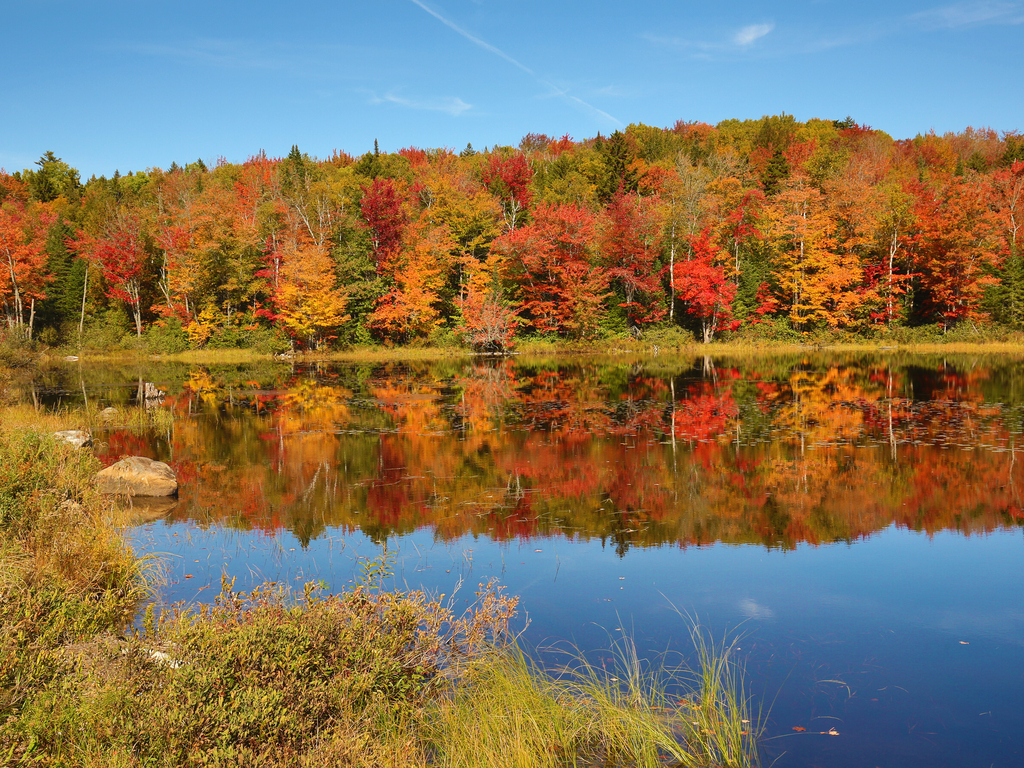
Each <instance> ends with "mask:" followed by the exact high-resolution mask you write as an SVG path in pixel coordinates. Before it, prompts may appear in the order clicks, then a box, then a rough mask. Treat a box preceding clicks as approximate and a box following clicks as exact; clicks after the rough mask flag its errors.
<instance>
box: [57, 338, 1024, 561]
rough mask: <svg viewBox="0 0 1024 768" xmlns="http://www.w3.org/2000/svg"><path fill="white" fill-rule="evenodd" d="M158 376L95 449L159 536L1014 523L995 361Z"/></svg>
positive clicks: (843, 531) (654, 533)
mask: <svg viewBox="0 0 1024 768" xmlns="http://www.w3.org/2000/svg"><path fill="white" fill-rule="evenodd" d="M177 373H178V376H177V377H176V378H171V377H168V376H167V375H166V372H165V371H161V370H159V369H157V370H150V371H146V372H145V374H144V376H142V375H140V376H139V380H140V381H141V380H142V379H143V378H145V379H146V380H147V381H148V380H150V379H152V380H154V381H155V382H156V385H157V386H158V387H159V388H160V389H161V390H163V391H165V392H166V393H167V394H166V396H165V397H164V399H163V406H162V407H164V408H167V409H169V410H170V411H172V412H173V414H174V421H173V426H172V427H171V428H170V429H169V430H168V431H167V432H165V433H163V434H146V433H140V432H138V431H125V430H111V431H108V432H106V433H104V434H103V435H102V436H101V437H102V441H103V442H104V446H103V447H102V448H101V455H102V456H103V457H104V459H105V460H107V461H113V460H116V459H117V458H119V457H120V456H122V455H128V454H145V455H149V456H152V457H154V458H158V459H161V460H163V461H167V462H168V463H170V464H171V465H172V466H173V467H174V468H175V470H176V471H177V473H178V476H179V478H180V480H181V481H182V494H181V503H180V504H179V505H178V506H177V507H176V508H175V510H174V511H173V513H172V519H174V520H185V519H191V520H200V521H203V522H204V523H209V522H213V521H216V522H219V523H222V524H226V525H230V526H237V527H240V528H246V529H248V528H254V529H260V530H264V531H274V530H278V529H282V528H283V529H287V530H288V531H291V532H293V533H294V534H295V535H296V536H297V537H298V539H299V540H300V542H302V544H303V545H307V544H308V543H309V542H310V541H311V540H312V539H314V538H315V537H317V536H319V535H322V534H323V532H324V531H325V530H327V529H336V528H341V529H355V528H358V529H360V530H362V531H363V532H365V533H367V534H369V535H370V536H371V537H373V538H375V539H377V540H384V539H387V538H388V537H393V536H396V535H401V534H407V533H409V532H411V531H414V530H417V529H421V528H429V529H430V530H432V531H433V532H434V535H435V536H437V537H439V538H441V539H454V538H458V537H461V536H464V535H466V534H474V535H485V536H487V537H489V538H491V539H495V540H508V539H517V538H523V537H527V538H529V537H538V536H542V537H546V536H552V535H557V536H562V537H566V538H569V539H576V540H590V539H597V540H600V541H601V542H603V543H605V544H607V545H608V546H609V547H612V548H614V549H615V551H617V552H618V553H619V554H620V555H625V554H626V553H627V552H628V551H629V550H630V549H631V548H632V547H638V546H639V547H649V546H657V545H666V544H671V545H677V546H682V547H687V546H693V545H706V544H710V543H713V542H727V543H756V544H761V545H764V546H767V547H781V548H785V549H791V548H793V547H794V546H796V545H797V544H798V543H800V542H809V543H812V544H819V543H825V542H835V541H847V542H849V541H854V540H856V539H862V538H864V537H866V536H869V535H871V534H872V533H874V532H877V531H880V530H883V529H885V528H887V527H888V526H890V525H892V524H893V523H895V524H896V525H898V526H901V527H906V528H909V529H912V530H918V531H926V532H928V533H935V532H938V531H942V530H955V531H959V532H961V533H964V534H975V533H982V532H990V531H994V530H998V529H1000V528H1005V527H1015V526H1020V525H1022V524H1024V508H1022V502H1021V488H1022V487H1024V474H1022V473H1024V462H1022V461H1018V457H1017V451H1018V442H1019V435H1020V434H1021V403H1020V401H1018V400H1017V399H1016V398H1015V395H1016V393H1017V391H1019V390H1018V377H1017V374H1016V366H1015V365H1013V364H1011V363H1007V364H1004V365H1003V366H1002V367H999V366H993V365H987V366H986V365H979V364H970V363H969V362H964V363H961V364H959V365H953V364H950V363H948V362H944V361H935V362H931V363H929V361H927V360H922V359H911V360H909V361H898V360H892V359H872V358H856V357H853V358H848V359H842V358H832V359H829V358H822V359H815V358H796V359H788V360H776V359H771V360H768V361H763V360H762V361H757V362H749V363H736V362H732V363H730V362H726V361H719V362H714V361H711V360H706V359H704V360H694V361H682V362H677V363H675V364H673V363H671V362H666V363H659V362H658V361H657V360H655V361H654V362H647V363H644V364H621V363H620V364H601V363H598V362H580V361H577V362H573V363H564V364H563V363H552V362H529V361H526V362H521V361H513V360H500V361H485V360H478V361H459V362H448V363H444V364H437V365H426V364H424V365H409V364H386V365H366V366H326V365H321V366H311V367H306V368H296V369H291V368H281V369H277V370H270V371H259V370H249V371H246V370H241V369H230V370H227V371H223V370H222V371H217V370H216V369H210V368H203V367H196V368H192V369H189V370H187V371H178V372H177ZM87 375H88V374H87ZM51 386H52V385H51ZM87 388H88V387H87ZM68 389H69V390H70V388H68ZM137 391H140V389H139V387H135V392H137ZM118 392H119V391H118V389H117V388H116V387H110V388H108V389H107V390H106V391H105V392H98V393H96V394H95V395H94V397H104V396H105V397H106V399H108V400H113V399H114V397H115V396H116V395H117V394H118ZM135 392H133V391H132V389H130V387H129V386H127V385H125V386H124V387H122V389H121V390H120V395H121V396H124V397H138V396H139V395H137V394H136V393H135Z"/></svg>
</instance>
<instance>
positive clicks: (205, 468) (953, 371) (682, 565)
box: [35, 354, 1024, 768]
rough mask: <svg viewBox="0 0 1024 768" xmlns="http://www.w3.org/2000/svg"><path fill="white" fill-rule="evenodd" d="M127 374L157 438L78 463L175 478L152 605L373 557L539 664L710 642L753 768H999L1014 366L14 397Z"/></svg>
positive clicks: (526, 363) (1018, 510) (1019, 727)
mask: <svg viewBox="0 0 1024 768" xmlns="http://www.w3.org/2000/svg"><path fill="white" fill-rule="evenodd" d="M145 382H149V383H152V384H154V385H155V386H156V387H157V388H158V389H160V390H162V391H163V392H164V393H165V394H164V395H163V396H162V397H160V398H159V399H155V400H150V406H151V407H153V408H157V409H162V410H164V411H166V412H167V413H169V414H170V415H171V417H172V418H169V419H168V418H164V419H163V420H162V422H163V426H161V427H160V428H157V429H152V430H148V431H138V430H136V431H131V430H123V429H117V428H111V429H107V430H100V431H99V433H98V435H97V436H98V437H99V439H100V445H99V449H98V452H99V454H100V456H101V458H102V459H103V460H104V461H105V462H107V463H110V462H113V461H115V460H117V459H118V458H120V457H122V456H124V455H133V454H134V455H146V456H150V457H152V458H155V459H159V460H162V461H166V462H167V463H169V464H170V465H171V466H172V467H174V469H175V470H176V472H177V474H178V477H179V481H180V482H181V485H182V488H181V494H180V498H179V499H178V501H177V502H176V503H174V504H171V503H168V504H166V505H163V506H161V505H156V506H154V507H151V508H145V509H143V508H140V509H139V510H138V515H139V517H138V525H137V526H136V527H134V528H133V529H131V530H130V532H129V536H130V540H131V542H132V543H133V546H135V547H136V548H137V549H138V550H139V551H140V552H144V553H151V554H156V555H159V557H160V558H161V561H162V563H163V568H164V572H165V578H166V585H165V587H164V589H163V592H162V595H161V599H162V600H163V601H165V602H168V603H169V602H175V601H179V600H185V601H211V600H212V599H213V598H214V597H215V595H216V593H217V591H218V590H219V586H220V583H221V578H222V575H227V576H229V577H235V578H237V584H236V586H237V587H238V588H243V589H244V588H247V587H249V586H252V585H254V584H256V583H259V582H262V581H264V580H271V581H277V582H280V583H289V584H294V585H301V584H303V583H304V582H306V581H314V580H319V581H322V582H324V583H325V584H326V585H327V587H328V588H329V589H334V590H337V589H343V588H345V586H346V585H347V584H349V583H350V582H351V581H352V580H353V579H354V578H356V577H357V574H358V572H359V564H360V563H361V562H365V560H366V559H367V558H373V557H376V556H378V555H380V554H381V552H382V551H383V550H384V548H386V549H387V550H388V551H389V552H391V553H393V554H394V557H395V566H394V577H393V578H394V582H395V585H396V586H398V587H403V588H404V587H409V588H420V587H425V588H427V589H430V590H435V591H439V592H443V593H446V594H452V592H453V591H454V590H456V588H460V589H461V591H460V592H458V593H457V594H458V595H459V596H460V597H459V599H460V600H466V601H467V603H468V602H471V601H472V597H473V592H474V590H475V588H476V585H477V584H478V583H480V582H484V581H487V580H489V579H492V578H493V579H496V580H498V581H499V582H500V583H501V584H502V585H504V586H505V588H506V590H507V591H508V592H509V593H511V594H514V595H517V596H519V597H520V598H521V602H520V607H521V614H520V624H519V626H520V628H523V634H522V639H523V642H524V644H525V645H526V646H528V647H529V648H531V649H533V652H534V653H535V654H537V655H538V656H539V657H541V658H545V659H556V658H557V654H556V653H554V652H553V651H552V650H551V649H567V648H572V649H575V650H576V651H578V652H581V653H585V654H587V655H588V656H589V657H590V658H592V659H593V660H595V661H597V662H598V663H600V662H601V661H602V660H603V659H605V658H607V657H608V656H609V655H610V654H609V652H608V649H609V648H610V647H611V646H612V645H613V644H614V643H616V641H617V640H619V639H620V638H622V637H624V636H626V637H629V638H631V639H632V641H633V642H634V643H635V644H636V646H637V648H638V650H639V651H640V653H641V655H642V656H643V657H644V658H646V659H650V660H652V661H654V662H656V663H668V664H675V663H677V662H678V661H679V660H680V659H683V660H685V659H686V658H687V657H688V655H689V654H690V652H691V649H692V648H691V644H690V627H691V623H692V622H693V621H697V622H699V624H700V625H701V627H703V628H704V629H705V630H706V631H707V632H708V633H710V635H711V636H713V637H714V638H716V639H722V638H724V637H727V636H728V637H729V638H730V639H736V642H737V646H738V648H739V650H738V651H737V655H738V657H739V658H740V659H741V660H742V661H743V662H744V664H745V666H746V675H747V685H748V688H749V690H750V692H751V694H752V695H753V697H754V700H755V706H758V705H760V706H761V707H762V708H763V711H764V713H765V715H764V716H765V718H766V741H765V744H764V755H765V762H766V764H774V765H775V766H778V768H787V767H792V766H800V767H803V766H833V767H842V766H851V767H853V766H869V767H870V766H878V767H879V768H884V767H886V766H930V767H935V766H958V767H959V766H1019V765H1024V707H1022V702H1024V501H1022V495H1021V494H1022V492H1024V453H1022V455H1020V456H1018V452H1020V451H1021V448H1020V443H1021V440H1022V438H1021V433H1022V425H1024V368H1022V366H1021V361H1020V360H1017V359H1010V358H1005V357H1003V358H970V357H960V358H952V357H947V358H942V357H907V356H897V355H890V356H863V355H851V356H836V355H831V356H829V355H824V354H822V355H810V354H809V355H805V356H790V357H772V358H759V359H752V360H729V359H709V358H695V359H681V358H668V359H666V358H659V357H656V358H649V359H646V360H644V361H640V362H636V361H630V362H622V361H612V362H608V361H599V360H586V359H574V360H567V359H560V360H526V359H514V360H485V359H471V360H458V361H446V362H440V363H431V364H426V363H424V364H418V363H405V364H366V365H349V364H337V365H335V364H330V365H317V366H304V367H295V366H290V365H269V364H268V365H264V366H256V367H242V366H221V367H218V366H205V367H202V366H172V365H164V366H152V367H147V368H141V369H139V368H125V369H116V368H110V367H106V368H103V369H99V368H96V369H93V368H89V367H78V366H68V367H66V368H58V369H54V370H51V371H49V372H48V373H47V374H46V375H45V376H44V377H43V378H41V379H40V381H38V382H37V387H36V388H37V391H36V393H35V396H36V397H37V398H41V399H42V400H43V401H44V402H46V403H48V404H51V405H59V404H63V403H68V402H71V401H75V400H77V401H79V402H80V401H81V400H82V399H89V401H90V403H91V404H93V405H95V404H97V403H98V404H99V405H100V406H101V407H104V406H108V405H112V406H114V407H115V408H116V407H117V406H118V405H120V404H127V403H136V402H140V401H141V400H142V399H143V387H142V384H143V383H145ZM459 585H461V587H460V586H459ZM798 728H799V729H805V730H796V729H798ZM830 729H831V730H833V731H835V732H837V733H838V735H829V733H828V732H829V730H830Z"/></svg>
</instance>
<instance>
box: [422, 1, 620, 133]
mask: <svg viewBox="0 0 1024 768" xmlns="http://www.w3.org/2000/svg"><path fill="white" fill-rule="evenodd" d="M411 2H412V3H414V4H415V5H418V6H419V7H420V8H422V9H423V10H424V11H426V12H427V13H429V14H430V15H431V16H433V17H434V18H435V19H437V20H438V21H440V22H441V23H442V24H444V25H445V26H446V27H448V28H449V29H451V30H452V31H453V32H455V33H457V34H459V35H462V37H464V38H466V39H467V40H469V42H471V43H473V44H474V45H478V46H480V47H481V48H483V49H484V50H485V51H488V52H490V53H493V54H494V55H495V56H498V57H499V58H502V59H504V60H505V61H507V62H508V63H509V64H511V65H512V66H514V67H518V68H519V69H521V70H522V71H523V72H525V73H526V74H528V75H530V76H532V77H533V78H534V79H535V80H536V81H537V82H538V83H540V84H541V85H544V86H546V87H548V88H551V89H552V91H553V92H554V94H555V95H556V96H559V97H561V98H563V99H565V100H566V101H567V102H569V103H570V104H572V105H573V106H575V107H581V108H582V109H583V110H584V111H585V112H589V113H590V114H592V115H595V116H597V117H599V118H601V119H603V120H607V121H610V122H612V123H614V124H615V125H622V123H621V122H620V121H619V120H617V119H616V118H614V117H612V116H611V115H609V114H608V113H607V112H605V111H603V110H600V109H598V108H597V107H595V106H594V105H593V104H589V103H588V102H586V101H584V100H583V99H581V98H579V97H578V96H573V95H571V94H570V93H569V92H568V91H567V90H566V89H564V88H559V87H558V86H556V85H554V84H553V83H551V82H550V81H549V80H546V79H545V78H543V77H540V76H538V75H537V73H536V72H534V71H533V70H532V69H530V68H529V67H528V66H526V65H525V64H522V63H520V62H518V61H516V60H515V59H513V58H512V57H511V56H509V55H508V54H507V53H505V52H504V51H503V50H501V49H500V48H497V47H495V46H493V45H491V44H490V43H488V42H487V41H486V40H482V39H480V38H479V37H477V36H476V35H473V34H470V33H469V32H467V31H466V30H464V29H463V28H462V27H460V26H459V25H458V24H456V23H455V22H453V21H451V20H450V19H448V18H446V17H445V16H442V15H441V14H440V13H438V12H437V11H435V10H434V9H433V8H431V7H430V6H428V5H427V4H426V3H424V2H423V0H411Z"/></svg>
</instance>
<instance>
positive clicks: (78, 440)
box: [53, 429, 92, 448]
mask: <svg viewBox="0 0 1024 768" xmlns="http://www.w3.org/2000/svg"><path fill="white" fill-rule="evenodd" d="M53 436H54V437H55V438H57V439H58V440H61V441H63V442H65V443H69V444H71V445H73V446H75V448H88V447H89V446H90V445H92V435H90V434H89V433H88V432H86V431H85V430H84V429H62V430H61V431H60V432H54V433H53Z"/></svg>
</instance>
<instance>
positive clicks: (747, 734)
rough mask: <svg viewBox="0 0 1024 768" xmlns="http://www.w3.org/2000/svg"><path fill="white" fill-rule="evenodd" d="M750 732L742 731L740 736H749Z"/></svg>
mask: <svg viewBox="0 0 1024 768" xmlns="http://www.w3.org/2000/svg"><path fill="white" fill-rule="evenodd" d="M749 735H750V731H740V736H749Z"/></svg>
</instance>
